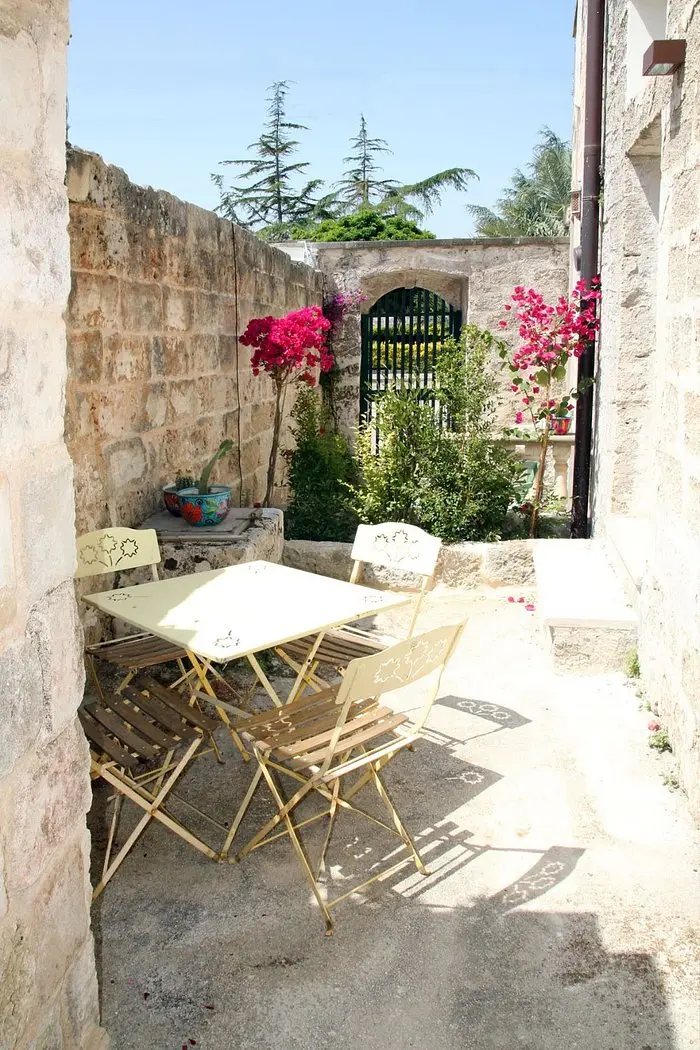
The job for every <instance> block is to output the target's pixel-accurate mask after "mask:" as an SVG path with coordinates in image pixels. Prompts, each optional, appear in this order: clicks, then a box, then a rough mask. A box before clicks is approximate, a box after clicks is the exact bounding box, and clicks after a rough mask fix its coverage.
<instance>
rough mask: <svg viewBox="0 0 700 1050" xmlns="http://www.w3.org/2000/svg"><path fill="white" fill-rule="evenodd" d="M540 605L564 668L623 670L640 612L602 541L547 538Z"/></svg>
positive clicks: (541, 555)
mask: <svg viewBox="0 0 700 1050" xmlns="http://www.w3.org/2000/svg"><path fill="white" fill-rule="evenodd" d="M534 561H535V577H536V581H537V610H538V616H539V619H540V622H541V623H542V626H543V629H544V631H545V633H546V635H547V638H548V641H549V643H550V645H551V651H552V656H553V660H554V665H555V667H556V668H557V669H558V670H561V671H565V672H572V673H576V674H602V673H606V672H609V671H622V670H624V668H625V664H626V660H627V656H628V654H629V652H630V650H632V649H634V647H635V645H636V641H637V617H636V612H635V610H634V609H633V607H632V605H631V604H630V602H629V600H628V598H627V595H626V594H625V591H624V589H623V587H622V585H621V583H620V581H619V579H618V577H617V576H616V574H615V572H614V570H613V568H612V566H611V564H610V562H609V561H608V558H607V557H606V554H605V550H604V548H603V545H602V543H601V542H600V541H598V540H546V541H545V542H541V543H537V544H536V545H535V551H534Z"/></svg>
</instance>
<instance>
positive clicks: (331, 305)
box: [323, 288, 367, 336]
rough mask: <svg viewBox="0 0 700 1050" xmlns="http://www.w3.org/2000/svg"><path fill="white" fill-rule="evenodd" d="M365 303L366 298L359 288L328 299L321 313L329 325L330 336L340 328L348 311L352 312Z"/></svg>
mask: <svg viewBox="0 0 700 1050" xmlns="http://www.w3.org/2000/svg"><path fill="white" fill-rule="evenodd" d="M366 302H367V296H366V295H363V294H362V292H361V291H360V290H359V288H357V289H355V291H353V292H341V293H340V294H339V295H334V296H333V297H332V299H329V300H328V301H327V302H326V303H325V305H324V307H323V313H324V315H325V316H326V318H327V319H328V320H329V321H330V324H331V336H333V335H335V333H336V332H337V331H338V329H339V328H340V326H341V324H342V323H343V318H344V317H345V314H346V313H347V312H348V311H349V310H354V309H356V308H357V307H358V306H361V305H362V303H366Z"/></svg>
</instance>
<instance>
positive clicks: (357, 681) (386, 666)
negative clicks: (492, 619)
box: [222, 624, 463, 934]
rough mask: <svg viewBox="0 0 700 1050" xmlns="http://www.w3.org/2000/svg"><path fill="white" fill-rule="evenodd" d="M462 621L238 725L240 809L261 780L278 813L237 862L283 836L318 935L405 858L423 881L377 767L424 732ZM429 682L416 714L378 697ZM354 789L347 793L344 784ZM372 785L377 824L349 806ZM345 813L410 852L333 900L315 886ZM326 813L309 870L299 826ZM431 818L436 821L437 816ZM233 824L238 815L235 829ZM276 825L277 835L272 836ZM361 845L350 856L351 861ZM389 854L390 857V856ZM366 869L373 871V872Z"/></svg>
mask: <svg viewBox="0 0 700 1050" xmlns="http://www.w3.org/2000/svg"><path fill="white" fill-rule="evenodd" d="M462 629H463V624H455V625H452V626H448V627H438V628H436V629H435V630H432V631H428V632H427V633H426V634H422V635H416V636H415V637H412V638H409V639H408V640H407V641H405V642H400V643H399V644H398V645H395V646H392V647H391V648H389V649H386V650H385V651H384V652H381V653H375V654H374V655H373V656H367V657H364V658H363V659H361V660H353V661H352V662H351V663H350V664H349V665H348V667H347V670H346V673H345V676H344V677H343V680H342V682H341V683H340V684H339V685H336V686H334V687H332V688H331V689H329V690H326V691H325V692H323V693H316V694H311V695H310V696H305V697H302V698H301V699H299V700H294V701H292V703H291V704H287V705H286V706H285V707H282V708H280V709H279V710H277V711H274V712H266V713H265V714H261V715H257V716H256V717H254V718H251V719H249V720H248V721H246V722H242V723H240V724H239V725H238V726H237V729H238V732H239V733H240V735H241V738H242V739H243V741H244V742H245V744H246V746H247V747H248V748H249V749H250V750H251V751H252V753H253V755H254V756H255V758H256V760H257V762H258V771H259V772H258V777H257V778H256V779H255V780H254V781H253V785H252V790H249V791H248V795H247V796H246V802H245V805H249V804H250V800H251V799H252V796H253V792H254V790H255V786H256V785H257V782H258V780H259V778H260V775H262V777H264V779H265V782H266V784H267V786H268V788H269V790H270V793H271V795H272V797H273V799H274V801H275V804H276V806H277V814H276V815H275V816H274V817H272V818H271V819H270V820H268V821H267V822H266V823H265V825H264V826H263V827H262V828H261V829H260V831H259V832H258V833H257V835H255V836H254V838H252V839H251V840H250V842H248V844H247V845H246V846H245V847H244V848H243V849H242V850H241V852H240V853H239V854H238V856H237V857H236V860H241V859H242V858H243V857H245V856H246V854H248V853H250V852H251V850H254V849H257V848H258V847H260V846H264V845H267V843H268V842H273V841H274V840H275V839H277V838H279V837H280V836H281V835H288V836H289V838H290V839H291V842H292V845H293V847H294V849H295V851H296V854H297V856H298V858H299V861H300V863H301V865H302V867H303V869H304V873H305V875H306V878H307V880H308V882H309V884H310V886H311V889H312V891H313V894H314V896H315V898H316V901H317V902H318V906H319V908H320V909H321V913H322V915H323V918H324V919H325V922H326V932H327V933H329V934H330V933H332V932H333V922H332V919H331V915H330V909H331V908H332V907H333V906H334V905H336V904H338V903H339V902H340V901H342V900H345V898H346V897H349V896H351V895H352V894H354V893H357V892H358V890H360V889H362V888H363V887H365V886H368V885H369V884H370V883H372V882H375V881H376V880H377V879H379V878H382V877H384V876H386V875H388V874H389V873H390V872H391V871H394V870H396V869H397V868H399V867H400V866H401V865H402V864H405V863H406V861H407V860H411V859H412V860H413V862H414V864H415V865H416V867H417V869H418V871H419V872H421V874H423V875H427V874H429V872H428V871H427V870H426V868H425V865H424V864H423V861H422V860H421V857H420V855H419V853H418V850H417V849H416V846H415V844H414V842H413V839H412V838H411V835H410V834H409V832H408V830H407V829H406V827H405V825H404V823H403V821H402V820H401V817H400V816H399V814H398V812H397V810H396V807H395V805H394V803H393V802H392V799H391V798H390V796H389V794H388V792H387V790H386V787H385V785H384V781H383V779H382V777H381V775H380V772H381V770H382V769H383V768H384V767H385V766H386V765H387V763H388V762H390V761H391V760H392V759H393V758H395V757H396V756H397V755H398V754H399V752H400V751H402V750H403V749H404V748H408V747H412V745H413V744H414V743H415V742H416V741H417V740H418V739H419V738H420V736H421V735H422V729H423V726H424V725H425V722H426V720H427V718H428V715H429V714H430V711H431V709H432V706H433V704H434V702H435V698H436V697H437V695H438V692H439V688H440V680H441V677H442V672H443V670H444V667H445V665H446V663H447V661H448V660H449V659H450V657H451V655H452V653H453V652H454V650H455V647H456V645H457V643H458V641H459V638H460V636H461V633H462ZM429 675H432V676H433V682H432V688H430V689H429V690H428V695H427V697H426V699H425V700H424V703H423V706H422V708H421V709H420V710H419V712H418V715H417V717H415V718H413V719H411V718H410V717H409V715H408V714H405V713H398V712H396V711H395V710H394V709H393V708H392V707H391V706H389V705H388V704H386V703H385V702H383V701H382V697H383V695H384V694H385V693H391V692H393V691H394V690H397V689H402V688H403V687H405V686H409V685H412V684H413V683H415V682H418V681H420V680H421V679H423V678H426V677H427V676H429ZM280 776H284V777H287V778H290V779H291V783H292V789H291V790H292V791H293V793H292V795H291V797H290V798H289V799H285V798H284V797H283V796H282V794H281V792H280V788H279V786H278V779H279V777H280ZM346 777H351V778H352V783H351V784H350V785H349V786H347V787H345V786H344V785H345V778H346ZM364 787H372V788H374V789H375V790H376V792H377V794H378V795H379V798H380V799H381V801H382V803H383V804H384V806H385V807H386V809H387V810H388V813H389V818H390V820H389V822H388V823H385V822H384V821H382V820H379V819H377V818H376V817H375V816H373V815H371V814H370V813H368V812H366V811H365V810H364V809H361V808H359V807H357V806H356V805H354V804H353V800H354V798H355V796H356V795H357V793H358V792H359V791H361V790H362V789H363V788H364ZM311 794H317V795H320V796H321V798H323V800H324V802H325V803H326V804H327V808H324V809H323V811H322V812H321V813H318V814H317V815H316V816H311V817H309V816H306V815H305V816H304V819H302V820H300V821H299V822H298V823H297V824H294V823H293V812H294V810H295V809H296V807H297V806H298V805H299V803H300V802H302V801H303V800H304V799H305V798H306V797H307V796H309V795H311ZM341 809H342V810H344V811H345V810H349V811H351V812H353V813H357V814H360V815H361V816H364V817H367V818H368V819H369V820H371V821H372V822H373V823H374V824H379V825H380V827H382V828H384V829H385V830H386V831H388V832H390V833H391V834H392V835H396V836H397V837H398V838H399V839H400V840H401V841H402V842H403V845H404V846H405V848H406V850H407V851H408V857H406V856H405V855H404V856H403V857H401V859H400V860H399V861H398V862H394V863H392V864H391V865H390V866H389V867H388V868H385V869H383V870H382V871H379V872H375V873H374V874H373V875H372V876H371V877H370V878H368V879H366V880H365V881H364V882H362V883H361V884H360V885H359V886H354V887H353V888H352V889H346V890H345V892H344V893H342V894H341V895H340V896H338V897H336V898H335V899H333V900H331V899H330V898H329V897H327V896H326V895H325V894H324V893H322V891H321V888H320V886H319V884H318V879H319V876H320V873H321V871H322V870H323V868H324V864H325V855H326V850H327V848H328V844H329V841H330V838H331V834H332V831H333V826H334V823H335V819H336V816H337V814H338V811H339V810H341ZM326 816H327V817H329V824H328V828H327V832H326V837H325V841H324V844H323V848H322V850H321V857H320V861H319V862H318V864H317V867H316V870H315V871H314V870H313V869H312V867H311V865H310V863H309V861H308V859H307V855H306V852H305V849H304V846H303V845H302V842H301V840H300V838H299V834H298V833H299V828H300V827H302V826H305V825H307V824H310V823H312V822H314V821H316V820H320V819H322V818H323V817H326ZM438 818H439V815H438V817H436V819H438ZM239 823H240V819H239V818H237V819H236V822H235V827H237V826H238V824H239ZM280 825H282V830H276V829H278V828H279V826H280ZM234 830H235V828H234V829H232V830H231V831H229V837H228V838H227V840H226V844H225V846H224V851H223V854H222V856H225V855H226V853H227V852H228V848H229V846H230V844H231V839H232V837H233V833H234ZM359 851H360V847H354V848H353V850H352V852H353V853H354V854H355V855H357V854H358V852H359ZM394 855H395V854H394V853H392V856H394ZM373 868H374V866H373Z"/></svg>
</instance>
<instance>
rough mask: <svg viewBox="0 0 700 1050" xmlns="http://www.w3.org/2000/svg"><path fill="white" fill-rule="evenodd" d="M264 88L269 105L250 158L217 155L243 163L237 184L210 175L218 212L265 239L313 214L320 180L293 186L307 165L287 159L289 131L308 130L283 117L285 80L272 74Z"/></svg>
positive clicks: (292, 147) (282, 235) (286, 232)
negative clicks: (271, 80)
mask: <svg viewBox="0 0 700 1050" xmlns="http://www.w3.org/2000/svg"><path fill="white" fill-rule="evenodd" d="M269 91H270V94H269V95H268V96H267V101H268V102H269V103H270V105H269V107H268V110H267V116H268V119H267V120H266V121H265V124H264V130H263V133H262V135H261V136H260V138H259V139H258V140H257V141H256V142H253V143H251V145H250V146H249V147H248V149H249V151H250V152H252V153H253V154H254V157H255V158H256V159H251V158H247V159H244V160H225V161H222V165H231V164H233V165H237V166H238V167H241V168H244V169H245V170H244V171H242V172H241V173H240V182H239V183H237V184H234V185H232V186H229V187H228V188H226V187H225V186H224V176H223V174H221V173H215V174H213V175H212V179H213V180H214V182H215V183H216V185H217V187H218V188H219V190H220V202H219V206H218V209H217V210H218V211H220V212H221V214H222V215H225V216H226V218H227V219H231V220H232V221H233V222H236V223H238V224H239V225H240V226H244V227H245V228H246V229H249V230H253V231H254V232H256V233H258V234H260V236H262V237H264V238H265V239H266V240H288V239H289V238H290V237H291V236H292V235H293V233H292V231H293V229H294V228H295V227H296V226H299V225H300V224H303V223H306V222H308V221H309V220H310V219H311V217H312V216H313V215H315V209H316V205H317V202H316V201H315V200H314V194H315V193H316V191H317V190H318V188H319V187H320V186H321V185H322V182H321V180H320V179H312V180H310V181H309V182H307V183H306V184H305V185H304V186H302V187H301V189H296V188H295V185H294V179H295V177H297V176H299V175H302V173H304V172H305V171H306V169H307V168H308V167H309V165H308V163H307V162H302V161H294V160H293V159H292V158H293V156H294V154H295V153H296V152H297V149H298V146H299V142H298V140H296V139H294V138H292V137H291V133H293V132H296V131H308V128H307V127H306V125H304V124H294V123H293V122H292V121H289V120H287V119H286V105H285V103H286V97H287V92H288V91H289V81H286V80H278V81H276V82H275V83H274V84H273V85H272V86H271V87H270V88H269ZM324 217H325V216H324Z"/></svg>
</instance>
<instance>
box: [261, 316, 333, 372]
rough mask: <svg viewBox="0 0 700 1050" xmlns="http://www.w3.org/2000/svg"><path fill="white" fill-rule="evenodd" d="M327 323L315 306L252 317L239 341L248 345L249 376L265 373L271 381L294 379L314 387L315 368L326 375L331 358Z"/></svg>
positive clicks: (329, 323)
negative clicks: (278, 314)
mask: <svg viewBox="0 0 700 1050" xmlns="http://www.w3.org/2000/svg"><path fill="white" fill-rule="evenodd" d="M330 327H331V322H330V321H329V320H328V318H326V317H324V315H323V313H322V311H321V308H320V307H318V306H305V307H304V308H303V309H302V310H293V311H292V312H291V313H288V314H286V315H285V316H284V317H255V318H253V320H252V321H250V322H249V324H248V327H247V328H246V330H245V332H244V333H243V335H242V336H241V338H240V341H241V343H243V345H244V346H252V347H253V354H252V357H251V359H250V366H251V368H252V370H253V375H255V376H257V375H260V372H261V371H263V372H267V373H268V374H269V375H271V376H272V377H273V379H275V380H277V381H281V382H283V383H284V382H286V381H287V380H288V379H291V378H298V379H300V380H301V381H302V382H303V383H308V384H309V386H314V385H315V383H316V376H315V374H314V372H313V369H315V368H316V367H317V366H319V367H320V369H321V371H322V372H328V371H329V370H330V369H331V367H332V365H333V355H332V354H331V352H330V351H329V349H328V347H327V345H326V338H327V335H328V332H329V330H330Z"/></svg>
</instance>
